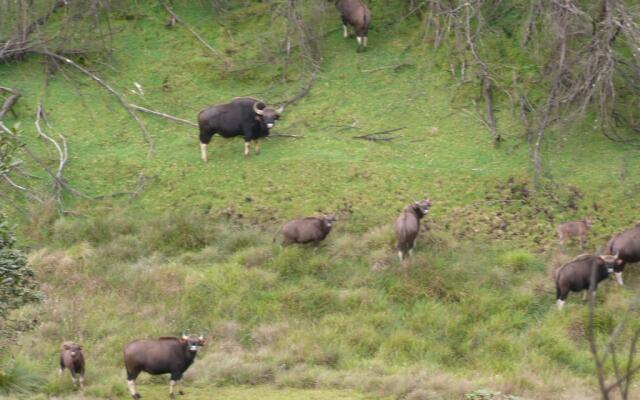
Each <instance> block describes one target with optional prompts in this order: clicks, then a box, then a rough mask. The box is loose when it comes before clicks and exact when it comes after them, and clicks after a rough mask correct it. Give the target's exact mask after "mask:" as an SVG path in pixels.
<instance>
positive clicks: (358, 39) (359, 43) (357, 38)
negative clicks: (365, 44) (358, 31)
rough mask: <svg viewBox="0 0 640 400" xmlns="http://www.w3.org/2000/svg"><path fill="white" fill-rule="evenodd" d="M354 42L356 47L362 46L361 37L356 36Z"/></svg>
mask: <svg viewBox="0 0 640 400" xmlns="http://www.w3.org/2000/svg"><path fill="white" fill-rule="evenodd" d="M356 40H357V41H358V46H362V37H361V36H356Z"/></svg>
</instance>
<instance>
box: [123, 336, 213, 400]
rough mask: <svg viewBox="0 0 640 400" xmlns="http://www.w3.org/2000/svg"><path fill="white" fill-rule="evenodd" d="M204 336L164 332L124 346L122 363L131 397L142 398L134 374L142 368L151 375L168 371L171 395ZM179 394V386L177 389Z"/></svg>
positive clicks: (191, 362)
mask: <svg viewBox="0 0 640 400" xmlns="http://www.w3.org/2000/svg"><path fill="white" fill-rule="evenodd" d="M204 344H205V340H204V337H203V336H202V335H201V336H195V335H189V336H187V335H185V334H183V335H182V336H181V337H175V336H165V337H161V338H158V339H157V340H136V341H133V342H131V343H129V344H128V345H126V347H125V348H124V365H125V368H126V369H127V386H128V387H129V392H130V393H131V396H132V397H133V398H134V400H137V399H140V398H142V396H140V394H139V393H138V391H137V390H136V378H137V377H138V375H139V374H140V372H142V371H145V372H147V373H149V374H151V375H161V374H171V380H170V381H169V397H170V398H174V394H173V389H174V387H175V386H176V384H177V383H180V381H181V380H182V374H184V372H185V371H186V370H187V368H189V366H190V365H191V364H193V361H194V360H195V359H196V354H197V352H198V348H199V347H200V346H204ZM179 393H180V394H183V393H182V390H180V391H179Z"/></svg>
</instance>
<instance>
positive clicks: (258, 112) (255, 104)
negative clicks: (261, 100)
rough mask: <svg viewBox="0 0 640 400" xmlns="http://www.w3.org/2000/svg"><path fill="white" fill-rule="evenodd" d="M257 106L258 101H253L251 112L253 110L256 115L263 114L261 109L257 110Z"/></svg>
mask: <svg viewBox="0 0 640 400" xmlns="http://www.w3.org/2000/svg"><path fill="white" fill-rule="evenodd" d="M257 106H258V103H257V102H256V103H253V112H255V113H256V114H258V115H262V114H264V112H263V111H262V110H259V109H258V107H257Z"/></svg>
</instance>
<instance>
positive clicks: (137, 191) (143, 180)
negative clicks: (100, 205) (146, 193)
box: [93, 174, 147, 200]
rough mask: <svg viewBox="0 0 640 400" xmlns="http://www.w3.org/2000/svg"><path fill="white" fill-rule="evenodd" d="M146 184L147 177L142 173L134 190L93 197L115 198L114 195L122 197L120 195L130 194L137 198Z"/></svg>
mask: <svg viewBox="0 0 640 400" xmlns="http://www.w3.org/2000/svg"><path fill="white" fill-rule="evenodd" d="M146 185H147V177H146V176H145V175H143V174H140V175H138V180H137V181H136V184H135V186H134V189H133V190H130V191H123V192H115V193H109V194H102V195H99V196H95V197H94V198H93V199H94V200H102V199H107V198H114V197H120V196H129V198H130V199H135V198H136V197H138V196H139V195H140V192H142V190H143V189H144V188H145V186H146Z"/></svg>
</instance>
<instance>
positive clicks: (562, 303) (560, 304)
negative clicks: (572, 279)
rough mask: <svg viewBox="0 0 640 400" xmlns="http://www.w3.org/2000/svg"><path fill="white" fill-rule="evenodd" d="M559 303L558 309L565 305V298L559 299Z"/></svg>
mask: <svg viewBox="0 0 640 400" xmlns="http://www.w3.org/2000/svg"><path fill="white" fill-rule="evenodd" d="M557 304H558V310H562V307H563V306H564V300H560V299H558V301H557Z"/></svg>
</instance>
